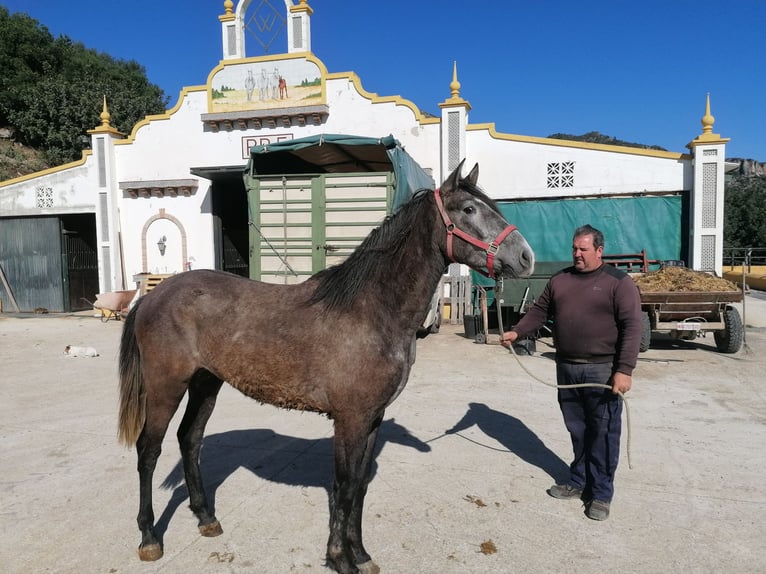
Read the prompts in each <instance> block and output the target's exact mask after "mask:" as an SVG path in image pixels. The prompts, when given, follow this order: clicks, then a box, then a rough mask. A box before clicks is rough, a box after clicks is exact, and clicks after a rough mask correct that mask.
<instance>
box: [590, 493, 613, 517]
mask: <svg viewBox="0 0 766 574" xmlns="http://www.w3.org/2000/svg"><path fill="white" fill-rule="evenodd" d="M585 516H587V517H588V518H590V519H591V520H606V519H607V518H609V503H608V502H604V501H603V500H597V499H595V498H594V499H593V500H591V501H590V504H588V507H587V508H586V510H585Z"/></svg>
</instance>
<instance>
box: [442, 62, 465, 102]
mask: <svg viewBox="0 0 766 574" xmlns="http://www.w3.org/2000/svg"><path fill="white" fill-rule="evenodd" d="M449 90H450V94H451V95H450V97H449V98H447V99H446V100H444V101H443V102H442V103H441V104H439V107H440V108H447V107H455V106H462V107H464V108H466V109H467V110H470V109H471V104H469V103H468V102H467V101H466V100H464V99H463V98H461V97H460V82H459V81H458V79H457V62H456V61H455V62H453V63H452V81H451V82H450V84H449Z"/></svg>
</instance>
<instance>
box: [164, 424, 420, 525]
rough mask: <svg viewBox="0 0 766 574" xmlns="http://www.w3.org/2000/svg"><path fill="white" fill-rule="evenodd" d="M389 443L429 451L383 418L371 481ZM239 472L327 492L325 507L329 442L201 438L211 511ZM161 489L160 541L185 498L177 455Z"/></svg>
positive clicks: (264, 434)
mask: <svg viewBox="0 0 766 574" xmlns="http://www.w3.org/2000/svg"><path fill="white" fill-rule="evenodd" d="M389 442H391V443H396V444H401V445H404V446H408V447H410V448H414V449H416V450H418V451H420V452H428V451H430V450H431V447H430V446H429V445H428V444H426V443H425V442H423V441H421V440H420V439H418V438H417V437H415V436H413V435H412V434H411V433H410V432H409V431H408V430H407V429H406V428H405V427H403V426H402V425H400V424H398V423H396V422H395V420H394V419H393V418H392V419H389V420H385V421H383V422H382V423H381V425H380V431H379V432H378V440H377V442H376V444H375V451H374V453H373V460H372V467H371V469H370V477H369V478H370V480H372V479H373V477H374V476H375V473H376V472H377V463H376V459H377V457H378V455H379V454H380V452H381V451H382V450H383V447H384V445H385V444H386V443H389ZM240 468H243V469H245V470H249V471H250V472H252V473H253V474H255V475H256V476H259V477H261V478H263V479H266V480H269V481H271V482H276V483H279V484H287V485H290V486H305V487H321V488H324V489H325V490H326V491H327V493H328V497H327V498H328V504H329V502H330V499H331V496H332V487H333V468H334V461H333V439H332V437H328V438H320V439H306V438H298V437H292V436H288V435H282V434H278V433H275V432H274V431H272V430H270V429H247V430H233V431H227V432H223V433H218V434H213V435H209V436H206V437H204V438H203V440H202V452H201V454H200V472H201V474H202V476H203V479H204V486H205V494H206V495H207V499H208V503H209V504H210V508H211V509H215V495H216V491H217V490H218V487H219V486H220V485H221V484H223V483H224V482H225V481H226V479H227V478H228V477H229V476H231V475H232V474H233V473H234V472H235V471H237V470H238V469H240ZM161 486H162V488H164V489H167V490H170V489H174V490H173V494H172V496H171V498H170V500H169V501H168V504H167V506H166V507H165V510H164V511H163V512H162V515H161V516H160V517H159V519H158V520H157V522H156V524H155V532H156V533H157V535H158V536H159V537H160V539H162V536H163V534H164V533H165V532H166V531H167V528H168V525H169V524H170V520H171V519H172V517H173V515H174V514H175V512H176V510H177V509H178V507H179V506H181V504H183V503H184V501H186V500H188V498H189V494H188V491H187V490H186V483H185V482H184V472H183V463H182V462H181V459H180V457H179V460H178V462H177V463H176V465H175V467H174V468H173V469H172V470H171V471H170V473H169V474H168V475H167V477H165V479H164V480H163V481H162V485H161Z"/></svg>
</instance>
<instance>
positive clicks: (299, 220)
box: [248, 172, 394, 283]
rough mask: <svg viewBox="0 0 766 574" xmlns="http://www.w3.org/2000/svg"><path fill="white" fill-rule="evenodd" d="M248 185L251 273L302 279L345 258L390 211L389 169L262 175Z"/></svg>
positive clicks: (276, 280)
mask: <svg viewBox="0 0 766 574" xmlns="http://www.w3.org/2000/svg"><path fill="white" fill-rule="evenodd" d="M254 183H255V185H254V186H252V187H251V188H250V190H249V191H248V203H249V209H250V214H249V215H250V222H251V225H250V277H251V278H252V279H257V280H260V281H266V282H268V283H299V282H301V281H303V280H305V279H306V278H307V277H309V276H310V275H313V274H314V273H317V272H318V271H321V270H322V269H324V268H326V267H328V266H330V265H335V264H337V263H340V262H342V261H343V260H344V259H345V258H346V257H348V256H349V255H350V254H351V252H352V251H353V250H354V249H356V247H357V246H358V245H359V244H360V243H361V242H362V241H363V240H364V238H365V237H367V235H368V234H369V233H370V232H371V231H372V230H373V229H374V228H375V227H377V226H378V225H379V224H380V223H381V221H382V220H383V218H384V217H385V216H386V215H387V214H388V212H389V211H390V207H391V201H392V198H393V189H394V184H393V174H392V173H390V172H366V173H338V174H321V175H296V176H278V177H274V176H261V177H258V178H257V179H256V180H255V182H254Z"/></svg>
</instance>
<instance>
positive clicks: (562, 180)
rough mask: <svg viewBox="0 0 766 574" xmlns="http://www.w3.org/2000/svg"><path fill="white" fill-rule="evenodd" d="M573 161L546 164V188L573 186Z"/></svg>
mask: <svg viewBox="0 0 766 574" xmlns="http://www.w3.org/2000/svg"><path fill="white" fill-rule="evenodd" d="M574 168H575V162H573V161H563V162H557V163H549V164H548V184H547V187H548V189H557V188H561V187H574Z"/></svg>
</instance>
